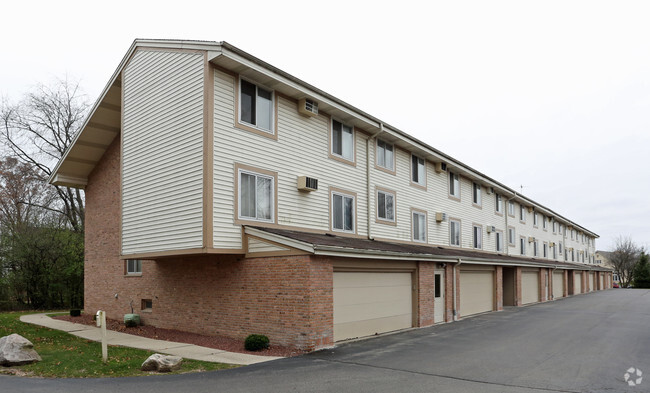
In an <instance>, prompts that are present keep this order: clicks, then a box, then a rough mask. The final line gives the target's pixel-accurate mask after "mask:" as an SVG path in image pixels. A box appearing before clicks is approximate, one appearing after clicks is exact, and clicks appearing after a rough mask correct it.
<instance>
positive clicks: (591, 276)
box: [589, 272, 596, 292]
mask: <svg viewBox="0 0 650 393" xmlns="http://www.w3.org/2000/svg"><path fill="white" fill-rule="evenodd" d="M595 277H596V276H595V275H594V272H589V291H590V292H591V291H593V290H595V289H596V281H595V280H596V279H595Z"/></svg>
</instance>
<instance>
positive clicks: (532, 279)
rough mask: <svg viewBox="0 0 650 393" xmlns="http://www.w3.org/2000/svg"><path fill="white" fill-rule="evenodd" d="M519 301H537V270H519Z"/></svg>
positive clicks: (526, 302)
mask: <svg viewBox="0 0 650 393" xmlns="http://www.w3.org/2000/svg"><path fill="white" fill-rule="evenodd" d="M521 302H522V303H523V304H528V303H536V302H539V271H522V272H521Z"/></svg>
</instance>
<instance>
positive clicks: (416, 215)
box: [411, 212, 427, 243]
mask: <svg viewBox="0 0 650 393" xmlns="http://www.w3.org/2000/svg"><path fill="white" fill-rule="evenodd" d="M411 216H412V217H413V241H416V242H422V243H426V241H427V215H426V214H424V213H421V212H412V215H411Z"/></svg>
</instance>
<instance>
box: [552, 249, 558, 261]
mask: <svg viewBox="0 0 650 393" xmlns="http://www.w3.org/2000/svg"><path fill="white" fill-rule="evenodd" d="M553 259H557V247H553Z"/></svg>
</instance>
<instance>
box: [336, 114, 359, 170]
mask: <svg viewBox="0 0 650 393" xmlns="http://www.w3.org/2000/svg"><path fill="white" fill-rule="evenodd" d="M332 155H333V156H335V157H340V158H343V159H345V160H348V161H354V130H353V129H352V127H351V126H348V125H345V124H343V123H341V122H340V121H337V120H332Z"/></svg>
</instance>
